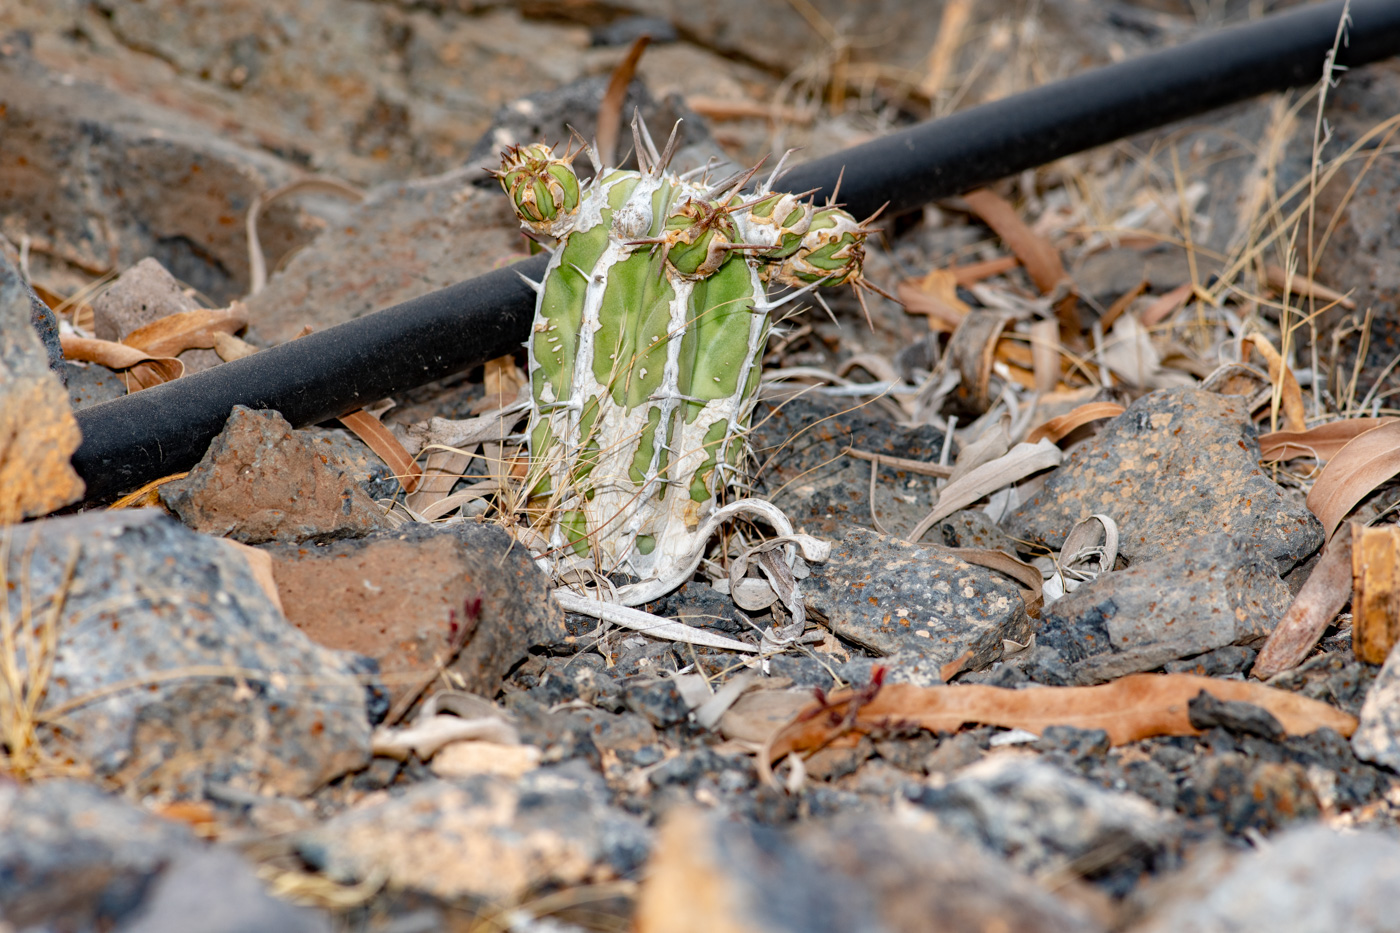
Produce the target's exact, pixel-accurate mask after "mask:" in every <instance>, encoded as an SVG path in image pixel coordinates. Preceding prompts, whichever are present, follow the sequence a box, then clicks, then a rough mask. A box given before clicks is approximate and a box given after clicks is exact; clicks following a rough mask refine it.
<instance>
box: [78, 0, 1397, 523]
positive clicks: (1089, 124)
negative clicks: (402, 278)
mask: <svg viewBox="0 0 1400 933" xmlns="http://www.w3.org/2000/svg"><path fill="white" fill-rule="evenodd" d="M1342 8H1343V4H1342V3H1341V2H1331V3H1322V4H1317V5H1312V6H1306V7H1301V8H1299V9H1296V10H1293V11H1290V12H1287V13H1281V14H1278V15H1275V16H1270V17H1266V18H1264V19H1260V20H1257V21H1255V22H1252V23H1246V24H1243V25H1239V26H1233V27H1230V28H1228V29H1223V30H1221V31H1219V32H1216V33H1213V34H1211V35H1208V36H1205V37H1203V38H1200V39H1197V40H1194V41H1192V42H1188V43H1184V44H1182V45H1180V46H1177V47H1175V48H1171V49H1165V50H1163V51H1160V52H1154V53H1152V54H1149V55H1145V56H1142V57H1141V58H1137V59H1133V60H1132V61H1128V62H1123V63H1120V64H1117V65H1110V66H1108V67H1105V68H1100V69H1097V70H1095V71H1090V72H1086V73H1085V74H1082V75H1078V76H1076V77H1073V78H1069V79H1066V80H1064V81H1059V82H1056V83H1054V84H1049V85H1046V86H1044V87H1040V88H1036V89H1035V90H1032V91H1027V92H1025V93H1024V94H1018V95H1015V96H1013V97H1009V98H1006V99H1004V100H1000V101H996V102H993V103H990V104H985V105H983V106H980V107H976V108H973V109H970V110H965V111H962V112H960V113H956V114H953V115H952V116H949V117H945V118H943V119H941V120H937V121H930V122H927V123H922V124H919V125H918V126H914V127H911V128H909V129H907V130H903V131H901V132H898V133H895V134H892V135H890V136H886V137H882V138H881V139H877V140H874V141H872V142H869V143H866V144H864V145H862V146H857V147H854V148H852V149H847V150H845V151H844V152H839V153H836V154H835V155H832V156H827V157H825V158H822V159H817V160H814V161H812V162H809V163H806V164H804V165H800V166H797V167H796V168H794V169H793V171H792V172H791V173H790V174H789V175H788V176H787V178H786V179H784V184H785V186H787V187H788V188H789V189H790V190H794V191H800V190H805V189H808V188H817V189H820V191H819V194H818V196H819V197H820V196H822V193H824V192H826V191H829V190H830V189H831V188H832V186H833V185H834V184H835V182H836V178H837V175H838V173H840V172H841V170H842V168H843V167H844V168H845V169H846V172H845V179H844V181H843V182H842V185H841V193H840V198H841V201H842V202H843V203H845V204H846V205H847V206H848V207H849V208H850V209H851V211H852V212H853V213H855V214H857V215H864V214H866V213H870V212H872V211H874V210H875V209H876V208H878V207H879V206H880V205H881V204H884V203H885V202H887V201H888V202H890V205H891V207H892V208H893V209H895V210H902V209H905V208H909V207H915V206H918V205H920V204H924V203H927V202H929V201H931V200H934V199H937V198H941V197H947V196H950V195H954V194H959V193H961V192H963V191H967V190H969V189H971V188H975V187H977V186H979V185H982V184H986V183H987V182H989V181H994V180H995V179H998V178H1003V177H1005V176H1007V175H1013V174H1016V173H1017V172H1021V171H1024V170H1026V169H1028V168H1034V167H1036V166H1038V165H1043V164H1045V163H1046V162H1050V161H1053V160H1054V159H1058V158H1060V157H1061V156H1066V155H1070V154H1072V153H1075V152H1081V151H1083V150H1085V149H1091V148H1093V147H1094V146H1099V145H1102V144H1104V143H1107V142H1112V141H1113V140H1116V139H1121V138H1122V137H1124V136H1131V135H1133V134H1135V133H1139V132H1143V131H1145V130H1149V129H1153V128H1155V127H1159V126H1163V125H1165V124H1167V123H1171V122H1173V121H1176V120H1180V119H1183V118H1185V117H1189V116H1193V115H1195V114H1199V113H1203V112H1205V111H1207V110H1210V109H1213V108H1216V107H1221V106H1224V105H1225V104H1230V103H1234V102H1236V101H1240V100H1245V99H1247V98H1249V97H1254V96H1256V95H1259V94H1263V93H1267V92H1270V91H1280V90H1284V89H1287V88H1290V87H1298V86H1302V85H1308V84H1311V83H1313V82H1315V81H1317V80H1318V78H1319V77H1321V75H1322V69H1323V65H1324V62H1325V59H1326V55H1327V53H1328V51H1329V50H1330V49H1331V48H1332V44H1333V39H1334V37H1335V35H1336V30H1337V22H1338V20H1339V18H1340V16H1341V13H1342ZM1351 19H1352V26H1351V28H1350V30H1349V40H1350V41H1349V43H1348V44H1347V45H1346V46H1344V47H1343V48H1342V49H1341V50H1340V52H1339V54H1338V56H1337V61H1338V63H1339V64H1342V65H1346V66H1350V67H1356V66H1360V65H1364V64H1366V63H1368V62H1373V61H1377V60H1379V59H1382V58H1387V57H1389V56H1391V55H1394V54H1397V53H1400V0H1353V2H1352V4H1351ZM544 264H545V260H544V258H543V257H537V258H534V259H531V260H528V261H527V262H523V263H519V264H517V265H515V266H511V267H509V268H506V269H499V270H497V271H495V272H492V273H489V274H488V275H484V276H481V277H479V278H475V279H472V280H470V281H467V282H461V283H459V284H457V285H454V286H452V287H451V288H446V289H443V290H442V291H438V292H433V293H432V294H429V295H424V296H423V297H421V298H415V299H413V300H412V301H406V302H404V303H403V304H400V305H395V306H394V307H392V308H388V309H385V310H383V311H379V312H376V313H375V314H371V315H367V316H365V317H363V318H360V319H358V320H355V321H350V322H347V323H345V324H340V325H337V326H336V327H333V328H330V329H328V330H325V331H322V332H320V333H317V334H312V335H310V336H307V337H303V338H301V339H300V340H295V341H292V342H291V343H286V344H283V345H281V346H278V347H274V348H272V349H270V350H264V351H263V352H261V353H257V354H254V355H253V356H250V357H246V358H244V359H241V360H236V361H234V362H231V363H225V364H223V365H221V366H217V367H215V368H213V369H210V370H207V371H205V372H202V373H196V374H195V375H193V376H188V377H186V378H184V379H180V380H178V381H176V382H171V383H166V384H165V385H161V386H156V387H155V388H152V389H146V390H145V391H143V392H139V393H137V394H135V395H129V396H126V397H124V398H120V399H115V400H113V401H110V402H104V403H102V404H100V405H94V406H92V407H91V408H86V409H83V410H82V411H80V412H78V415H77V417H78V424H79V427H80V428H81V429H82V433H83V442H82V445H81V446H80V447H79V448H78V451H77V453H75V454H74V455H73V465H74V467H75V468H76V469H77V471H78V473H79V474H80V475H81V476H82V477H83V479H84V480H85V481H86V482H87V496H88V498H89V499H104V498H108V497H110V496H112V495H114V494H116V493H119V492H122V491H125V490H128V489H133V488H135V487H136V486H139V485H141V484H142V483H145V482H148V481H150V480H152V479H156V478H158V477H160V476H164V475H167V474H169V473H174V472H177V471H180V470H185V469H188V468H189V467H191V466H192V465H194V464H195V463H196V462H197V461H198V460H199V459H200V457H202V456H203V455H204V451H205V450H206V449H207V448H208V446H209V442H210V441H211V440H213V438H214V436H215V435H216V434H218V432H219V431H220V429H222V427H223V424H224V421H225V420H226V419H227V418H228V415H229V412H230V411H231V410H232V408H233V406H234V405H247V406H249V407H250V408H270V409H275V410H277V411H280V412H281V413H282V415H283V416H284V417H285V418H286V419H287V420H288V421H290V422H291V423H292V424H293V425H295V426H298V427H300V426H304V425H307V424H314V423H316V422H318V421H324V420H326V419H328V418H334V417H336V416H337V415H341V414H344V413H345V412H348V411H353V410H354V409H356V408H359V407H361V406H363V405H364V404H365V403H367V402H371V401H375V400H377V399H380V398H383V397H385V396H388V395H393V394H394V393H397V392H402V391H404V390H406V389H410V388H414V387H416V386H420V385H424V384H425V383H428V382H432V381H434V380H436V379H441V378H443V377H445V376H448V375H451V374H452V373H455V372H460V371H462V370H464V369H468V368H470V367H472V366H476V365H479V364H481V363H483V362H485V361H486V360H489V359H492V358H493V357H497V356H501V355H502V354H505V353H509V352H511V351H512V350H513V349H515V348H517V347H519V346H520V344H521V343H523V342H524V340H525V338H526V335H527V334H528V332H529V325H530V320H531V318H532V316H533V308H534V293H533V292H532V291H531V290H530V289H529V288H528V287H527V286H526V285H525V284H524V282H522V281H521V280H520V275H519V274H524V275H528V276H530V277H532V278H534V279H538V278H539V277H540V275H541V274H542V273H543V271H544Z"/></svg>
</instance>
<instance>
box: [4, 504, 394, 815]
mask: <svg viewBox="0 0 1400 933" xmlns="http://www.w3.org/2000/svg"><path fill="white" fill-rule="evenodd" d="M8 553H9V555H10V556H9V563H8V566H7V569H6V573H7V574H8V577H7V578H8V579H9V580H10V581H11V589H10V592H9V596H8V598H9V612H10V613H11V618H19V617H20V612H21V606H22V600H23V599H27V600H29V603H30V605H32V607H33V610H32V611H33V613H34V615H35V618H36V619H40V618H43V617H44V615H43V614H44V613H47V612H48V611H50V608H51V607H53V606H55V605H56V603H55V600H61V603H59V604H57V605H59V606H60V607H61V614H60V616H59V618H58V621H57V633H56V637H57V643H56V647H55V649H54V651H53V654H52V656H51V660H52V663H53V668H52V671H51V673H50V674H49V677H48V680H47V692H46V694H45V705H44V707H43V708H44V709H45V710H49V711H54V712H56V711H58V710H63V720H62V722H63V727H62V728H61V729H56V730H52V733H51V734H50V731H49V730H47V729H46V730H44V736H45V745H46V747H48V748H49V749H50V750H51V751H52V752H53V753H55V754H66V755H70V756H72V757H73V758H74V759H75V760H77V761H80V762H83V763H85V764H87V765H89V766H91V767H92V768H93V769H94V771H95V772H96V773H97V774H98V775H101V776H103V777H109V778H111V779H113V780H117V781H120V782H121V783H123V784H124V785H126V786H129V787H132V788H135V789H137V790H138V791H140V792H142V793H155V792H157V791H161V792H166V793H172V794H179V795H192V794H198V793H199V792H200V790H201V788H202V786H203V782H204V781H205V780H217V781H224V782H230V783H233V784H236V785H238V786H241V787H244V788H247V789H252V790H265V791H267V792H271V793H284V794H288V795H293V796H295V795H301V794H307V793H310V792H311V791H313V790H315V789H316V788H318V787H320V786H321V785H322V784H324V783H326V782H327V781H329V780H331V779H333V778H335V777H337V776H339V775H341V774H344V773H345V772H347V771H351V770H353V769H355V768H358V767H361V766H362V765H363V764H364V763H365V762H366V761H368V759H369V732H370V724H369V720H368V718H367V713H366V694H365V687H364V686H363V685H362V684H361V682H360V681H361V678H360V676H359V672H360V667H361V664H360V662H359V660H358V659H355V658H354V657H353V656H348V655H343V654H339V653H337V652H333V651H328V650H326V649H324V648H320V647H317V646H316V645H313V644H312V643H311V642H310V641H308V640H307V638H306V637H305V636H304V635H302V634H301V633H300V632H298V631H297V630H296V629H294V628H293V627H292V626H290V625H288V624H287V622H286V620H285V619H284V618H283V617H282V615H281V613H279V612H278V611H277V609H276V607H275V606H274V605H273V604H272V602H271V600H270V599H269V598H268V596H267V595H266V594H265V593H264V592H263V590H262V589H261V587H260V586H259V584H258V582H257V580H256V579H255V578H254V576H253V574H252V572H251V570H250V569H249V567H248V563H247V561H246V559H245V558H243V556H242V555H240V554H238V553H236V552H235V551H234V550H233V549H232V548H231V547H230V546H229V545H227V544H224V543H221V542H219V541H217V540H215V539H213V538H209V537H206V536H203V535H198V534H195V533H194V532H192V531H189V530H188V529H186V528H184V527H183V526H181V525H180V524H178V523H177V522H175V521H172V520H171V519H170V518H168V517H167V516H165V515H163V514H161V513H160V512H159V511H155V510H126V511H118V512H97V513H90V514H86V515H81V516H74V517H71V518H61V519H50V520H47V521H43V522H37V523H33V524H29V525H22V526H19V527H17V528H15V529H13V530H12V531H11V541H10V549H9V552H8ZM22 555H23V556H22ZM70 561H75V562H76V563H74V565H73V566H74V568H75V570H74V575H73V577H72V580H71V582H65V577H66V570H65V568H66V567H67V566H68V565H69V562H70ZM38 661H39V659H38V658H31V657H25V656H23V655H21V658H20V664H19V666H20V670H21V673H23V672H24V671H26V670H27V669H31V668H32V666H33V665H35V664H36V663H38ZM225 672H226V673H225Z"/></svg>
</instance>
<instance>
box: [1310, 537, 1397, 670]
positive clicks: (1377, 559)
mask: <svg viewBox="0 0 1400 933" xmlns="http://www.w3.org/2000/svg"><path fill="white" fill-rule="evenodd" d="M1343 541H1351V548H1350V550H1351V566H1350V568H1348V569H1350V571H1351V583H1352V591H1351V646H1352V650H1353V651H1355V652H1356V656H1357V658H1359V659H1361V660H1362V661H1365V662H1366V663H1367V664H1384V663H1385V659H1386V658H1387V657H1389V656H1390V649H1391V648H1394V647H1395V642H1396V641H1397V640H1400V527H1397V526H1395V525H1383V526H1381V527H1379V528H1365V527H1362V526H1361V525H1353V526H1352V533H1351V534H1347V533H1346V532H1345V531H1343V532H1342V533H1341V534H1339V535H1337V536H1336V537H1335V538H1333V539H1332V544H1331V545H1329V546H1330V547H1336V546H1337V545H1339V544H1341V543H1342V542H1343ZM1339 550H1340V549H1339ZM1309 582H1311V581H1309ZM1338 608H1340V607H1338Z"/></svg>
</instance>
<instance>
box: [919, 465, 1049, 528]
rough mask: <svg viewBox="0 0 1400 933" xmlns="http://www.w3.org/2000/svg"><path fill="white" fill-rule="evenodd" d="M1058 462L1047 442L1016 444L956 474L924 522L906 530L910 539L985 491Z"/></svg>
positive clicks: (982, 494)
mask: <svg viewBox="0 0 1400 933" xmlns="http://www.w3.org/2000/svg"><path fill="white" fill-rule="evenodd" d="M1059 465H1060V448H1058V447H1056V446H1055V445H1054V444H1052V443H1050V442H1049V441H1044V440H1043V441H1040V442H1039V443H1036V444H1017V445H1016V446H1015V447H1013V448H1011V450H1010V452H1008V453H1007V454H1006V455H1005V456H1002V457H998V458H997V459H995V460H992V461H991V462H989V463H984V464H982V465H981V466H980V467H978V468H977V469H976V470H973V471H972V472H971V473H969V474H967V475H966V476H963V477H959V478H958V480H957V481H956V482H951V483H949V484H948V485H947V486H945V487H943V491H942V493H940V494H939V496H938V504H937V505H936V506H934V508H933V511H932V512H929V513H928V515H927V516H926V517H925V518H924V520H923V521H921V522H919V524H918V526H917V527H916V528H915V529H914V530H913V531H912V532H910V533H909V540H910V541H912V542H915V543H917V542H918V541H919V539H921V538H922V537H923V536H924V535H925V534H927V533H928V530H929V529H930V528H932V527H933V526H934V525H935V524H936V523H938V522H940V521H942V520H943V519H945V518H947V517H948V516H949V515H952V514H953V513H954V512H956V511H957V510H958V509H961V508H964V507H966V506H969V505H971V504H972V503H974V502H976V501H977V500H978V499H980V498H982V497H983V496H985V495H987V494H988V493H992V492H996V491H997V490H998V489H1000V488H1002V487H1003V486H1009V485H1010V484H1012V483H1014V482H1016V481H1017V480H1021V479H1025V478H1026V477H1027V476H1030V475H1031V474H1032V473H1039V472H1040V471H1041V470H1048V469H1049V468H1050V467H1054V466H1059Z"/></svg>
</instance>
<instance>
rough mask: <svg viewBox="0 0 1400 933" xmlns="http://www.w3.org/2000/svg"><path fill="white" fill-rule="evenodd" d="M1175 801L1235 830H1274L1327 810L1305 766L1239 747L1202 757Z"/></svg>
mask: <svg viewBox="0 0 1400 933" xmlns="http://www.w3.org/2000/svg"><path fill="white" fill-rule="evenodd" d="M1176 806H1177V809H1178V810H1180V811H1181V812H1182V813H1185V814H1187V815H1189V816H1196V817H1207V818H1210V819H1212V820H1214V821H1215V822H1217V823H1218V824H1219V825H1220V828H1221V829H1222V830H1224V831H1225V832H1227V833H1229V834H1230V835H1239V834H1240V833H1244V832H1246V831H1248V830H1255V831H1259V832H1266V833H1267V832H1273V831H1274V830H1276V829H1278V828H1280V827H1282V826H1285V825H1287V824H1288V823H1292V822H1296V821H1298V820H1309V819H1316V818H1317V817H1319V816H1321V815H1322V808H1321V806H1320V805H1319V801H1318V799H1317V793H1316V792H1315V791H1314V790H1313V783H1312V781H1311V780H1310V779H1309V774H1308V771H1307V769H1305V768H1304V767H1303V766H1302V765H1299V764H1297V763H1295V762H1278V761H1259V760H1257V759H1255V758H1252V757H1249V756H1246V755H1242V754H1239V753H1236V752H1224V753H1221V754H1218V755H1207V756H1204V757H1199V758H1197V759H1196V761H1195V762H1193V763H1192V765H1191V768H1190V770H1189V772H1188V773H1187V774H1186V776H1185V778H1184V780H1183V781H1182V783H1181V792H1180V794H1179V795H1178V797H1177V802H1176Z"/></svg>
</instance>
